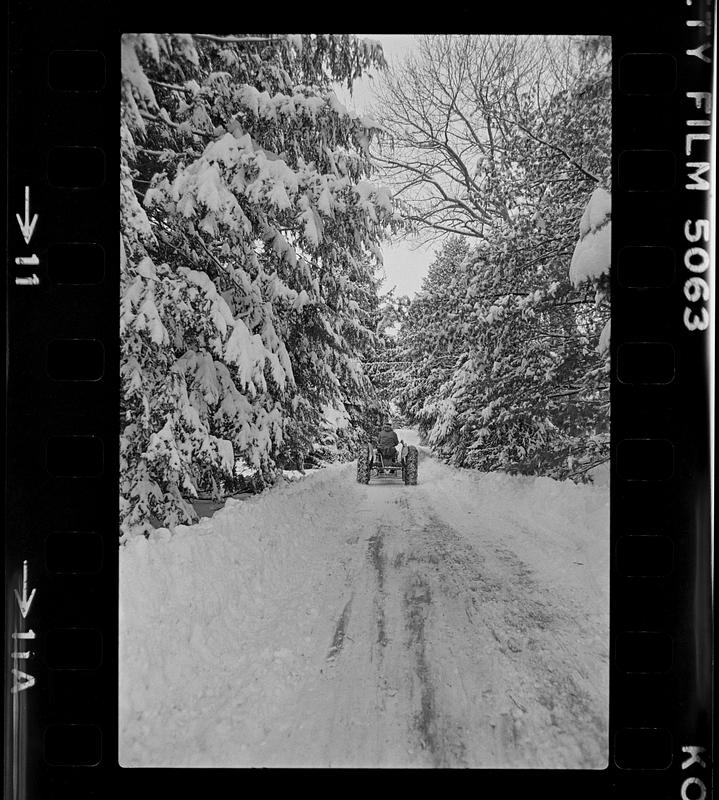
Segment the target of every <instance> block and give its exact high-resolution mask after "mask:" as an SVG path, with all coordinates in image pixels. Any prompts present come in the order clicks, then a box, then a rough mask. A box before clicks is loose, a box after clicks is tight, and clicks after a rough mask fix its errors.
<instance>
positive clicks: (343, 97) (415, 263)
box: [336, 33, 434, 297]
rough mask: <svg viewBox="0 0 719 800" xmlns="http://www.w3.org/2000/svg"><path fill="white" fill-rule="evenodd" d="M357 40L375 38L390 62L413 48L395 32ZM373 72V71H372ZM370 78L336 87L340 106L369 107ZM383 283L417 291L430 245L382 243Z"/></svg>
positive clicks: (385, 286) (385, 287)
mask: <svg viewBox="0 0 719 800" xmlns="http://www.w3.org/2000/svg"><path fill="white" fill-rule="evenodd" d="M357 36H358V37H359V38H360V39H376V40H377V41H379V42H380V43H381V44H382V50H383V52H384V56H385V58H386V59H387V61H389V62H390V63H391V62H392V61H394V60H395V59H401V58H402V57H403V56H404V55H406V54H407V53H409V52H410V51H411V50H412V49H413V48H414V47H416V37H415V36H412V35H398V34H396V33H392V34H385V33H359V34H357ZM375 74H376V73H375ZM373 83H374V81H372V80H370V79H369V78H367V77H362V78H359V79H358V80H356V81H355V82H354V85H353V89H352V95H351V96H350V93H349V91H348V90H347V88H346V87H344V86H337V87H336V92H337V96H338V97H339V99H340V101H341V102H342V103H344V105H345V106H346V107H347V108H348V109H350V110H352V111H357V112H359V113H365V112H368V111H369V106H370V105H371V103H372V100H373V98H374V90H373ZM382 252H383V255H384V269H385V274H386V278H385V282H384V284H383V287H382V288H383V290H385V291H388V290H389V289H391V288H392V287H393V286H396V287H397V290H396V294H397V295H403V294H406V295H409V296H410V297H412V295H413V294H414V292H418V291H419V290H420V289H421V288H422V287H421V284H422V278H423V277H424V276H425V275H426V274H427V267H428V266H429V265H430V264H431V262H432V260H433V259H434V252H433V249H432V248H425V247H421V248H419V249H417V248H416V243H415V242H410V241H400V240H397V241H396V243H394V244H393V245H392V246H390V245H388V244H384V245H383V247H382Z"/></svg>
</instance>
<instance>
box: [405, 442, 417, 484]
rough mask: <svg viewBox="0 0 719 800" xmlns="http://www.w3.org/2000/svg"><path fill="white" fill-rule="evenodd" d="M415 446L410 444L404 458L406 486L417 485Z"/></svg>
mask: <svg viewBox="0 0 719 800" xmlns="http://www.w3.org/2000/svg"><path fill="white" fill-rule="evenodd" d="M417 457H418V453H417V448H416V447H414V445H410V446H409V447H408V448H407V455H406V456H405V458H404V482H405V483H406V484H407V485H408V486H416V485H417Z"/></svg>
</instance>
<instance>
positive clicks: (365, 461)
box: [357, 446, 372, 483]
mask: <svg viewBox="0 0 719 800" xmlns="http://www.w3.org/2000/svg"><path fill="white" fill-rule="evenodd" d="M371 472H372V463H371V461H370V451H369V447H367V446H364V447H361V448H360V450H359V452H358V453H357V483H369V478H370V473H371Z"/></svg>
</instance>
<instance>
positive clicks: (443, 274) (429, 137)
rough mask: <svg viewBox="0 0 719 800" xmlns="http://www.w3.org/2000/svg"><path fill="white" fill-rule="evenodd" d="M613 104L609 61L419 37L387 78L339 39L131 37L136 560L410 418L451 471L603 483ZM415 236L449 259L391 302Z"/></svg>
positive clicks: (124, 112) (125, 335)
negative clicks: (139, 537) (354, 105)
mask: <svg viewBox="0 0 719 800" xmlns="http://www.w3.org/2000/svg"><path fill="white" fill-rule="evenodd" d="M368 72H370V73H372V74H374V75H375V76H376V77H375V81H374V82H375V84H376V85H377V90H376V98H375V102H374V106H373V108H372V109H371V112H372V113H371V115H370V114H361V113H355V112H351V111H348V110H347V108H346V107H345V106H344V105H343V104H342V103H341V102H340V101H339V99H338V96H337V91H336V88H337V86H339V85H343V86H346V87H352V85H353V83H355V82H357V81H358V80H361V79H362V77H363V76H364V75H366V74H367V73H368ZM610 92H611V79H610V52H609V43H608V40H606V39H604V38H601V37H589V38H588V37H582V38H577V39H576V40H575V39H569V38H561V39H560V38H556V39H551V38H546V37H541V38H540V37H502V36H488V37H482V36H426V37H419V45H418V47H417V49H416V50H415V51H414V52H412V54H411V55H410V56H408V57H407V58H405V59H404V60H403V61H401V62H400V63H397V64H392V65H391V66H388V64H387V63H386V61H385V58H384V55H383V52H382V47H381V45H380V44H379V43H377V42H374V41H371V40H363V39H360V38H357V37H354V36H349V35H346V34H341V35H340V34H338V35H316V36H315V35H307V34H302V35H270V34H261V35H259V34H258V35H222V36H220V35H211V34H192V35H190V34H187V35H169V34H168V35H154V34H153V35H150V34H127V35H125V36H123V42H122V84H121V145H122V149H121V153H122V155H121V181H120V191H121V343H122V345H121V346H122V361H121V370H122V375H121V378H122V398H121V487H120V494H121V501H120V502H121V521H122V530H123V532H124V533H126V534H128V533H133V534H134V533H146V532H148V531H149V530H150V529H151V528H152V520H153V519H154V520H156V521H159V522H160V523H161V524H163V525H165V526H172V525H176V524H178V523H187V522H192V521H194V520H195V519H196V512H195V510H194V508H193V505H192V500H193V498H196V497H197V496H198V495H205V496H213V497H215V498H222V497H225V496H227V495H229V494H232V493H233V492H236V491H238V489H242V488H248V487H249V488H251V489H252V490H254V491H257V490H260V489H262V488H264V487H265V486H268V485H271V484H273V483H274V482H276V481H277V480H278V479H279V478H280V477H281V476H282V474H283V470H296V469H300V470H301V469H303V468H305V467H308V466H312V465H322V464H325V463H329V462H331V461H334V460H338V459H339V460H349V459H351V458H353V457H354V456H353V454H354V452H355V449H356V446H357V444H358V443H359V442H360V441H362V440H364V439H367V438H369V437H373V436H374V434H375V431H376V426H377V425H378V423H379V422H380V420H381V419H383V418H384V417H386V416H387V414H390V413H394V414H395V416H398V415H399V416H401V418H402V421H403V423H404V424H406V425H407V426H410V427H416V428H418V429H419V431H420V432H421V434H422V435H423V436H424V438H425V440H426V442H427V443H428V444H429V445H430V446H431V447H432V449H433V451H434V453H435V454H436V455H438V456H439V457H440V458H442V459H444V460H446V461H448V462H450V463H452V464H454V465H456V466H464V467H473V468H477V469H480V470H505V471H509V472H520V473H530V474H539V475H548V476H551V477H556V478H572V479H574V480H586V479H589V476H590V473H591V470H592V469H593V468H594V467H596V466H597V465H598V464H601V463H602V462H603V461H606V460H607V459H608V457H609V454H608V437H609V429H608V424H609V386H608V384H609V348H608V342H609V326H608V320H609V280H608V271H609V236H610V227H611V222H610V220H611V194H610V193H611V183H610V147H611V133H610V132H611V118H610V108H611V104H610ZM400 236H405V237H407V236H409V237H412V238H413V239H414V240H419V241H421V242H425V243H432V244H433V246H434V247H435V248H436V251H435V252H436V257H435V260H434V263H433V264H432V266H431V267H430V269H429V272H428V274H427V275H426V277H425V278H424V281H423V284H422V290H421V291H420V292H419V293H417V294H416V295H415V296H414V297H413V298H406V297H397V296H396V295H395V293H394V292H391V291H390V292H389V293H388V292H387V291H386V289H384V288H383V277H384V276H383V273H382V245H383V242H386V241H392V240H394V239H396V238H397V237H400Z"/></svg>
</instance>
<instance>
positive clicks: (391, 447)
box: [377, 422, 399, 462]
mask: <svg viewBox="0 0 719 800" xmlns="http://www.w3.org/2000/svg"><path fill="white" fill-rule="evenodd" d="M398 444H399V438H398V437H397V434H396V433H395V432H394V431H393V430H392V426H391V425H390V424H389V422H385V423H384V425H383V426H382V430H381V431H380V432H379V436H378V437H377V447H378V449H379V451H380V453H381V454H382V459H383V460H384V461H390V462H393V461H395V460H396V456H397V451H396V450H395V448H396V447H397V445H398Z"/></svg>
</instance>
